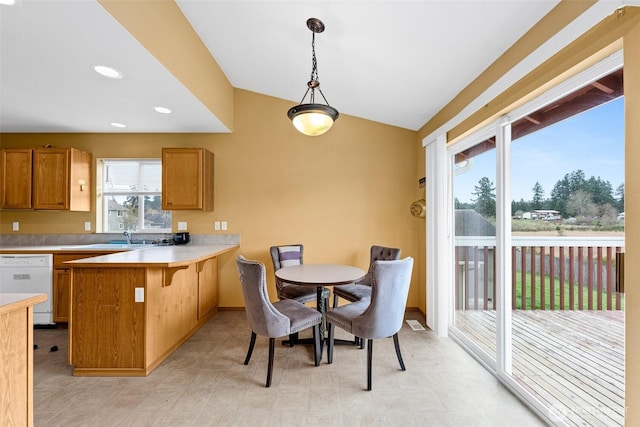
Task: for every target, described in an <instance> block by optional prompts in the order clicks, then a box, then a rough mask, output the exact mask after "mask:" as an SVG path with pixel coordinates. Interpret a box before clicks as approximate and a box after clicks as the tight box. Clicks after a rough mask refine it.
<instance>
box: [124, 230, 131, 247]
mask: <svg viewBox="0 0 640 427" xmlns="http://www.w3.org/2000/svg"><path fill="white" fill-rule="evenodd" d="M122 234H124V237H126V238H127V245H130V244H131V233H129V232H128V231H125V232H124V233H122Z"/></svg>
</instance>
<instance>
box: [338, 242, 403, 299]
mask: <svg viewBox="0 0 640 427" xmlns="http://www.w3.org/2000/svg"><path fill="white" fill-rule="evenodd" d="M400 252H401V251H400V249H398V248H387V247H384V246H376V245H373V246H371V256H370V258H369V271H368V272H367V274H366V275H365V276H364V277H363V278H362V279H360V280H358V281H357V282H356V283H354V284H352V285H341V286H335V287H334V288H333V307H334V308H335V307H337V306H338V300H339V299H340V298H343V299H346V300H347V301H349V302H357V301H360V300H363V299H370V298H371V267H372V266H373V263H374V262H375V261H391V260H396V259H400Z"/></svg>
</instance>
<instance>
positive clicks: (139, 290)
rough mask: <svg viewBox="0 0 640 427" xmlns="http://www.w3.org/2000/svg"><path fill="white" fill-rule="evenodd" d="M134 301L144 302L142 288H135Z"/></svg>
mask: <svg viewBox="0 0 640 427" xmlns="http://www.w3.org/2000/svg"><path fill="white" fill-rule="evenodd" d="M136 302H144V288H136Z"/></svg>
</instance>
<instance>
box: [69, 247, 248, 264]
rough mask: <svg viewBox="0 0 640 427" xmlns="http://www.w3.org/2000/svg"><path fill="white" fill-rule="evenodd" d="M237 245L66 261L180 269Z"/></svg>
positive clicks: (148, 250)
mask: <svg viewBox="0 0 640 427" xmlns="http://www.w3.org/2000/svg"><path fill="white" fill-rule="evenodd" d="M239 247H240V246H239V245H192V244H189V245H176V246H152V247H144V248H142V249H137V250H130V251H126V252H118V253H113V254H108V255H100V256H96V257H92V258H84V259H79V260H75V261H68V262H66V263H65V264H67V265H69V266H70V267H72V268H96V267H111V268H113V267H182V266H187V265H190V264H193V263H195V262H198V261H203V260H206V259H209V258H213V257H216V256H219V255H222V254H224V253H227V252H231V251H233V250H235V249H237V248H239Z"/></svg>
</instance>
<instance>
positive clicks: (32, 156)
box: [0, 148, 92, 212]
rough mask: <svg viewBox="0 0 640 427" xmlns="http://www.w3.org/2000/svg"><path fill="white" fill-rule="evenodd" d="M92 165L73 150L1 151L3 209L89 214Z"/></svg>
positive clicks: (79, 152) (85, 153)
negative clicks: (64, 211)
mask: <svg viewBox="0 0 640 427" xmlns="http://www.w3.org/2000/svg"><path fill="white" fill-rule="evenodd" d="M91 162H92V156H91V153H87V152H85V151H81V150H78V149H75V148H35V149H3V150H2V185H1V186H0V189H1V191H2V193H1V195H0V199H1V203H2V208H3V209H46V210H69V211H83V212H89V211H90V210H91Z"/></svg>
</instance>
